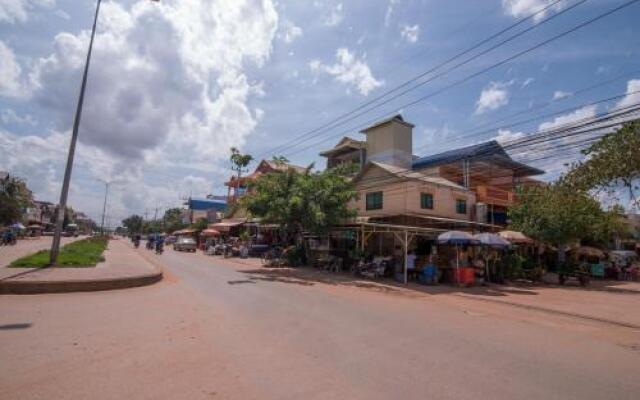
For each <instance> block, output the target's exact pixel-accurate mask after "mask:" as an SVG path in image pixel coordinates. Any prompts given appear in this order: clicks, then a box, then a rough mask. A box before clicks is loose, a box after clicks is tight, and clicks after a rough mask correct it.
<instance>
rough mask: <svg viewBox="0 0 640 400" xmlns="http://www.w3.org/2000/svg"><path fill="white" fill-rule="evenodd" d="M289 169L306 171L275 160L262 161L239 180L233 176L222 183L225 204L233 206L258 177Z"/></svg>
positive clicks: (303, 168)
mask: <svg viewBox="0 0 640 400" xmlns="http://www.w3.org/2000/svg"><path fill="white" fill-rule="evenodd" d="M289 168H293V169H294V170H296V171H298V172H304V171H306V168H305V167H300V166H298V165H293V164H289V163H287V162H283V161H276V160H262V161H260V163H259V164H258V166H257V167H256V169H255V170H254V171H253V172H252V173H251V174H249V175H246V176H241V177H240V179H238V177H237V176H235V175H234V176H232V177H231V178H229V180H228V181H227V182H225V183H224V185H225V186H227V204H230V205H231V204H234V203H235V202H236V201H237V200H238V198H240V197H242V196H243V195H244V194H245V193H247V190H248V188H249V186H250V184H251V182H254V181H255V180H256V179H258V178H259V177H260V176H262V175H264V174H270V173H274V172H275V173H278V172H283V171H286V170H288V169H289Z"/></svg>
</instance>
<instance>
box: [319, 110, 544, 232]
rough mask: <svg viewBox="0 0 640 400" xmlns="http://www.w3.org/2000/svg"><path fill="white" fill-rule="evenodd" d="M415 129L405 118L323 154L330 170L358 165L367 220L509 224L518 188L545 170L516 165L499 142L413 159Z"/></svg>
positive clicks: (473, 226) (360, 202)
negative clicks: (345, 162)
mask: <svg viewBox="0 0 640 400" xmlns="http://www.w3.org/2000/svg"><path fill="white" fill-rule="evenodd" d="M413 127H414V126H413V125H412V124H410V123H408V122H406V121H405V120H404V119H403V118H402V116H401V115H395V116H393V117H391V118H388V119H385V120H383V121H379V122H377V123H376V124H374V125H372V126H370V127H367V128H365V129H363V130H362V131H361V132H362V133H363V134H364V135H365V136H366V140H365V141H364V142H359V141H357V140H353V139H349V138H344V139H342V140H341V141H340V142H339V143H338V145H336V147H334V148H333V149H331V150H328V151H324V152H322V153H320V154H321V155H322V156H324V157H327V166H328V167H330V166H334V165H337V164H338V163H340V162H343V160H358V159H360V160H361V161H360V165H361V166H362V167H361V169H360V172H359V173H358V174H357V175H356V176H355V177H354V183H355V185H356V188H357V190H358V193H359V198H358V199H357V200H356V201H355V202H354V207H355V208H356V209H357V211H358V216H359V217H360V220H369V221H376V222H384V223H389V224H400V225H410V226H416V227H437V228H446V229H451V228H456V229H469V230H479V229H491V228H498V226H502V225H506V223H507V207H508V206H509V205H511V204H513V202H514V201H516V196H515V189H516V187H517V186H518V185H522V184H531V183H534V182H536V181H534V180H532V179H531V177H532V176H535V175H540V174H543V173H544V171H541V170H539V169H537V168H533V167H530V166H528V165H525V164H522V163H520V162H517V161H515V160H513V159H512V158H511V157H510V156H509V154H508V153H507V152H506V151H505V150H504V149H503V148H502V147H501V146H500V144H499V143H498V142H496V141H489V142H485V143H481V144H477V145H472V146H468V147H464V148H461V149H455V150H450V151H446V152H443V153H438V154H433V155H429V156H424V157H418V156H415V155H413Z"/></svg>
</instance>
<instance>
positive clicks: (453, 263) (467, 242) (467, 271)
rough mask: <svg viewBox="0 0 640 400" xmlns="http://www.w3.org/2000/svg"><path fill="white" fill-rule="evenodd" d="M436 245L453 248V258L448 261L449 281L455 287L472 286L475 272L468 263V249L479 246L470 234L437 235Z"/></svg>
mask: <svg viewBox="0 0 640 400" xmlns="http://www.w3.org/2000/svg"><path fill="white" fill-rule="evenodd" d="M438 244H440V245H442V246H453V247H455V258H454V259H452V260H450V263H449V264H450V267H451V268H448V271H449V280H450V281H451V282H452V283H455V284H456V285H467V286H470V285H473V283H474V281H475V270H474V268H473V265H472V264H471V263H470V262H469V254H468V251H469V247H470V246H476V245H478V244H480V241H478V240H477V239H476V238H474V237H473V236H472V235H471V234H470V233H467V232H462V231H448V232H445V233H442V234H440V235H438Z"/></svg>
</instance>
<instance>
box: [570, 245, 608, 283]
mask: <svg viewBox="0 0 640 400" xmlns="http://www.w3.org/2000/svg"><path fill="white" fill-rule="evenodd" d="M568 253H569V255H570V256H572V257H573V258H574V259H575V261H576V262H577V263H578V264H587V265H588V269H589V272H590V274H591V276H593V277H596V278H604V277H605V263H604V260H605V259H606V255H605V253H604V252H603V251H602V250H600V249H597V248H595V247H591V246H578V247H574V248H573V249H570V250H569V252H568Z"/></svg>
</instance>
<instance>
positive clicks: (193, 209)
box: [183, 198, 227, 224]
mask: <svg viewBox="0 0 640 400" xmlns="http://www.w3.org/2000/svg"><path fill="white" fill-rule="evenodd" d="M185 205H186V206H187V216H188V221H184V220H183V222H186V223H190V224H192V223H194V222H196V221H198V220H199V219H202V218H205V219H206V220H207V221H208V222H210V223H214V222H217V221H219V220H220V219H221V218H222V214H223V213H224V211H225V210H226V209H227V201H226V200H215V199H209V198H207V199H194V198H189V199H188V200H187V202H186V203H185Z"/></svg>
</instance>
